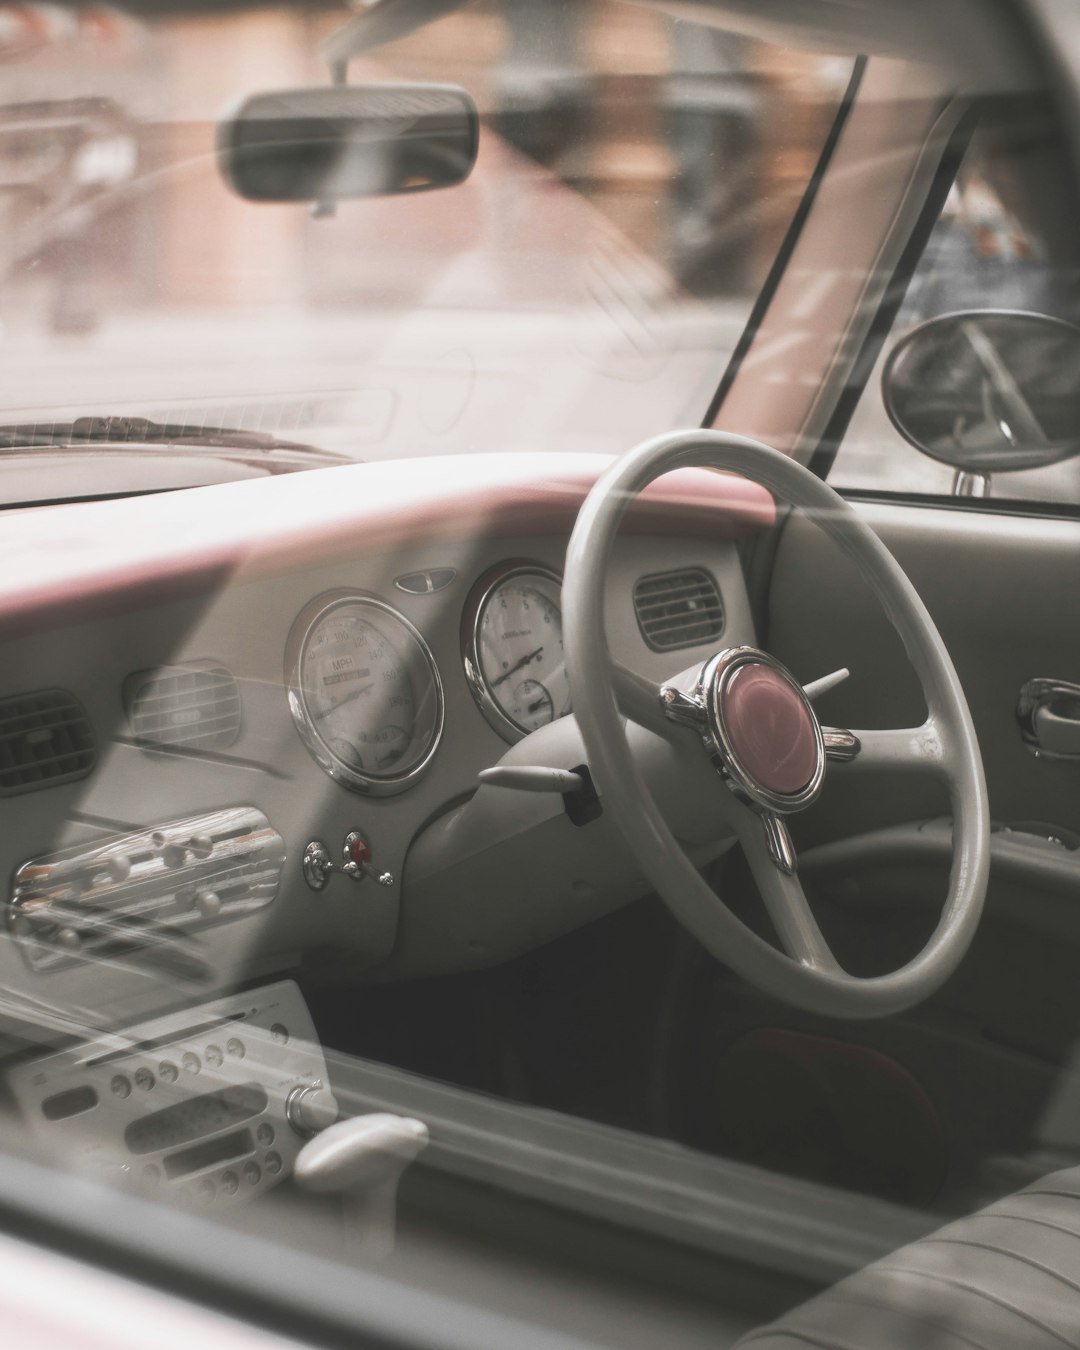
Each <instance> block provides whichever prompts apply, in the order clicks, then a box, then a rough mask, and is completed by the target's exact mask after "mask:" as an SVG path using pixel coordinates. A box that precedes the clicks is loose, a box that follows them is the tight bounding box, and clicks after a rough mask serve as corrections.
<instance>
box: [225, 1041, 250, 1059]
mask: <svg viewBox="0 0 1080 1350" xmlns="http://www.w3.org/2000/svg"><path fill="white" fill-rule="evenodd" d="M225 1053H226V1054H227V1055H231V1056H232V1058H233V1059H243V1058H244V1055H245V1053H246V1051H245V1050H244V1042H243V1041H241V1040H239V1039H238V1038H237V1037H236V1036H231V1037H230V1038H229V1039H228V1040H227V1041H226V1042H225Z"/></svg>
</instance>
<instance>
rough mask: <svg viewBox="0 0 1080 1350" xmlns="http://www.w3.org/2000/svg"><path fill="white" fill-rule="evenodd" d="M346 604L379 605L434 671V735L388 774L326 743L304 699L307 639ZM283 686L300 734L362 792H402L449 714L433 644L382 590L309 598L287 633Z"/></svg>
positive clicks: (420, 769)
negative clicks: (367, 769) (366, 769)
mask: <svg viewBox="0 0 1080 1350" xmlns="http://www.w3.org/2000/svg"><path fill="white" fill-rule="evenodd" d="M345 605H360V606H365V607H367V608H369V609H374V610H377V611H378V612H379V613H380V614H382V615H385V616H389V617H390V618H391V619H393V620H394V622H395V623H397V624H400V626H401V628H402V629H403V630H404V632H405V634H406V636H407V637H409V638H410V639H411V640H412V641H413V642H415V644H416V646H417V648H418V650H419V652H420V655H421V657H422V658H423V660H424V663H425V664H426V666H427V670H428V673H429V675H430V677H431V688H432V691H433V693H434V695H435V724H434V728H433V730H432V733H431V740H430V743H429V744H428V746H427V748H426V749H425V751H424V754H423V755H422V757H421V758H420V759H419V760H417V761H416V762H415V763H414V764H413V765H412V766H411V767H410V768H409V769H407V770H406V771H405V772H404V773H399V774H387V775H385V776H382V775H375V774H363V773H360V772H359V771H358V770H356V769H354V768H352V767H351V766H349V765H347V764H344V763H342V761H341V760H339V759H338V758H337V757H336V756H335V755H334V754H332V753H331V751H330V750H329V748H328V747H327V746H326V745H324V743H323V741H322V738H321V737H320V736H319V733H318V732H317V731H316V730H315V727H314V725H313V722H312V719H311V716H310V714H309V712H308V709H307V704H306V703H305V701H304V690H303V681H302V665H303V659H304V651H305V649H306V647H307V643H308V639H309V637H310V636H311V633H312V631H313V630H314V628H315V626H316V624H318V623H319V622H321V620H322V619H324V618H325V617H326V615H327V614H329V613H330V612H331V611H332V610H334V609H338V608H341V607H344V606H345ZM285 690H286V696H287V698H288V703H289V711H290V713H291V714H292V719H293V722H294V723H295V725H296V729H297V731H298V732H299V734H300V739H301V740H302V741H303V742H304V745H305V746H306V747H307V750H308V753H309V754H310V755H311V757H312V759H314V760H315V762H316V763H317V764H318V765H319V767H320V768H321V769H322V770H323V772H324V773H325V774H326V775H327V776H328V777H330V778H332V779H333V780H334V781H335V782H338V783H340V784H341V785H342V786H343V787H347V788H349V789H350V790H351V791H353V792H359V793H363V794H364V795H366V796H370V797H392V796H395V795H396V794H397V793H399V792H404V791H405V790H406V789H407V788H409V787H411V786H412V785H413V783H415V782H416V781H417V779H418V778H420V777H421V776H422V775H423V774H424V773H425V772H426V771H427V769H428V768H429V766H430V764H431V761H432V760H433V759H434V757H435V752H436V751H437V750H438V748H439V743H440V742H441V740H442V734H443V726H444V723H445V720H446V703H445V698H444V695H443V685H442V677H441V676H440V674H439V667H438V665H437V664H436V662H435V657H434V656H433V655H432V652H431V648H430V647H429V646H428V644H427V641H426V639H425V638H424V635H423V633H421V632H420V630H419V628H417V627H416V625H415V624H414V623H412V622H410V620H408V619H407V618H406V617H405V615H404V614H402V613H401V611H400V610H397V609H395V608H394V607H393V605H388V604H387V603H386V601H385V600H380V599H379V598H378V596H375V595H371V594H369V593H368V592H367V591H358V590H336V591H324V592H323V593H322V594H321V595H317V596H315V597H314V599H312V600H309V601H308V603H307V604H306V605H305V606H304V608H303V609H302V610H301V611H300V613H299V614H298V615H297V616H296V618H295V619H294V620H293V624H292V627H291V628H290V630H289V636H288V638H287V639H286V643H285Z"/></svg>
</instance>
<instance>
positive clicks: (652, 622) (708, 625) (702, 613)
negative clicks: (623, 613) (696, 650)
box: [634, 567, 724, 652]
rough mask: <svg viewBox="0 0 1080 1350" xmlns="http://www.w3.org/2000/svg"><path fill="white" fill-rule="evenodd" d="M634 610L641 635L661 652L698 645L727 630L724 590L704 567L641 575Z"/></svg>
mask: <svg viewBox="0 0 1080 1350" xmlns="http://www.w3.org/2000/svg"><path fill="white" fill-rule="evenodd" d="M634 613H635V614H636V615H637V621H638V627H639V628H640V629H641V636H642V637H643V638H644V639H645V641H646V642H647V643H648V644H649V646H650V647H651V648H652V649H653V651H657V652H669V651H673V650H674V649H675V648H677V647H697V646H700V645H701V644H702V643H704V642H712V641H714V640H715V639H716V638H718V637H719V636H720V634H721V633H722V632H723V631H724V605H723V601H722V600H721V599H720V591H719V589H718V588H717V585H716V582H715V581H714V580H713V578H712V577H711V576H710V575H709V573H708V572H706V571H705V570H704V568H701V567H680V568H679V569H678V570H677V571H675V572H653V573H652V574H650V575H649V576H646V577H640V578H639V579H638V581H637V582H636V583H635V585H634Z"/></svg>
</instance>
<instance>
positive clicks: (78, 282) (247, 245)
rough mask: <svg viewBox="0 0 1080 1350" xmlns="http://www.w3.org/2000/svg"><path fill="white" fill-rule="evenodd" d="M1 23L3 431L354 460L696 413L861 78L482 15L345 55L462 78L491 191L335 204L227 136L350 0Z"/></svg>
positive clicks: (676, 420)
mask: <svg viewBox="0 0 1080 1350" xmlns="http://www.w3.org/2000/svg"><path fill="white" fill-rule="evenodd" d="M446 8H447V6H435V7H433V9H432V11H431V12H432V13H433V14H438V13H440V12H441V11H444V10H445V9H446ZM451 8H452V7H451ZM0 15H3V16H7V18H9V19H10V22H7V19H5V24H4V26H3V27H2V28H0V59H2V61H3V65H4V96H3V105H2V106H0V211H2V212H3V219H4V230H3V243H2V244H0V306H2V308H0V319H2V329H0V342H2V344H3V362H2V365H0V423H2V424H4V425H8V426H9V425H17V426H22V425H25V424H35V423H46V424H51V423H53V422H63V423H67V422H70V421H72V420H74V419H76V418H82V417H87V416H95V417H114V416H119V415H126V416H134V417H142V418H148V419H151V420H153V421H155V422H160V423H164V424H169V425H180V426H186V427H196V428H197V427H201V426H212V427H230V428H239V429H241V430H245V431H257V432H262V433H269V434H272V435H275V436H285V437H288V438H292V439H298V440H303V441H305V442H308V443H311V444H314V445H317V446H319V447H321V448H324V449H328V450H335V451H338V452H341V453H344V454H347V455H349V456H351V457H355V458H362V459H373V458H382V457H387V456H400V455H410V454H431V453H443V452H456V451H474V450H486V449H508V448H513V449H526V448H527V449H549V448H558V449H560V450H577V449H580V450H592V451H597V450H599V451H604V452H619V451H622V450H624V449H625V448H626V447H628V446H630V445H632V444H634V443H636V442H637V441H639V440H640V439H642V438H643V437H644V436H647V435H650V434H653V433H659V432H661V431H664V430H668V429H670V428H671V427H673V426H678V425H700V423H701V421H702V419H703V417H704V415H705V413H706V410H707V408H708V405H709V401H710V398H711V396H712V394H713V392H714V390H715V388H716V385H717V383H718V380H719V377H720V375H721V373H722V371H723V368H724V364H725V362H726V359H727V357H728V355H729V354H730V352H731V350H732V348H733V346H734V344H735V341H736V339H737V337H738V335H739V333H740V331H741V330H742V328H743V326H744V324H745V321H746V318H747V315H748V313H749V310H750V306H751V303H752V299H753V297H754V295H755V294H756V293H757V291H758V289H759V288H760V285H761V283H762V280H763V277H764V275H765V274H766V272H767V270H768V267H769V265H770V263H771V261H772V258H773V257H774V255H775V253H776V250H777V248H778V247H779V244H780V241H781V240H782V238H783V235H784V233H785V230H786V229H787V226H788V224H789V222H790V219H791V217H792V214H793V212H794V210H795V207H796V205H797V203H798V201H799V198H800V197H801V195H802V193H803V191H804V189H805V186H806V184H807V182H808V180H809V178H810V176H811V174H812V172H813V169H814V166H815V163H816V161H817V158H818V156H819V153H820V150H821V146H822V144H823V142H824V140H825V137H826V136H827V134H828V130H829V128H830V125H831V123H832V121H833V118H834V116H835V112H836V109H837V107H838V106H839V103H840V101H841V99H842V97H843V93H844V89H845V87H846V84H847V81H848V79H849V76H850V70H851V62H850V61H849V60H837V59H835V58H829V57H823V56H820V55H813V56H811V55H805V54H800V53H796V52H790V51H783V50H781V49H779V48H772V47H770V46H768V45H767V44H764V43H761V42H757V41H751V40H749V39H747V38H743V37H738V36H736V35H733V34H729V33H724V32H721V31H719V30H716V29H708V28H704V27H701V26H699V25H697V24H694V23H690V22H687V21H684V20H672V19H669V18H667V17H664V16H662V15H660V14H658V13H656V12H654V11H651V10H649V9H642V8H638V7H635V6H630V5H623V4H618V3H611V4H600V3H598V4H589V5H580V6H571V7H566V6H544V5H537V4H533V3H531V0H506V3H502V4H495V3H483V4H475V5H469V6H466V7H464V8H463V9H461V10H460V12H452V13H450V14H447V15H445V16H444V17H441V18H436V19H435V20H434V21H431V22H428V23H426V24H423V25H422V26H420V27H419V28H418V29H417V30H416V31H414V32H411V33H409V34H407V35H405V36H403V37H400V38H398V39H396V40H394V41H391V42H388V43H385V44H383V45H380V46H378V47H377V48H376V49H375V50H373V51H370V52H368V53H367V54H366V55H364V56H362V57H361V58H360V59H357V60H354V61H353V62H352V63H351V65H350V67H349V72H348V73H349V78H350V80H351V81H353V82H361V81H386V80H392V79H405V80H416V81H438V82H443V83H446V82H454V83H458V84H460V85H461V86H463V87H464V88H465V89H466V90H468V92H469V93H470V94H471V96H472V97H473V98H474V99H475V100H476V102H477V104H478V106H479V108H480V111H481V116H482V131H481V136H480V146H479V157H478V162H477V164H476V167H475V170H474V172H473V173H472V175H471V177H470V178H469V180H468V181H467V182H465V183H464V184H462V185H461V186H458V187H454V188H450V189H447V190H443V191H436V192H430V193H425V194H421V195H412V196H401V197H389V198H382V199H367V200H363V201H354V202H345V203H342V204H340V205H339V206H338V208H337V210H336V212H334V213H333V214H323V215H320V216H316V215H314V214H313V213H312V212H311V211H310V210H309V209H308V208H307V207H306V206H304V205H303V204H287V205H274V204H266V203H258V204H253V203H251V202H248V201H243V200H241V199H240V198H239V197H238V196H236V195H234V193H233V192H231V191H230V189H229V188H228V187H227V186H226V184H225V182H224V180H223V177H222V175H221V173H220V171H219V165H218V163H217V159H216V155H215V150H214V144H215V139H214V138H215V125H216V122H217V120H218V119H219V117H220V116H221V114H222V112H223V111H224V110H225V109H226V107H228V106H229V105H235V104H236V102H237V101H238V100H240V99H242V98H244V97H247V96H249V95H252V94H257V93H260V92H262V91H267V90H274V89H282V88H293V87H299V86H318V85H323V84H325V83H327V82H328V80H329V78H330V75H329V71H328V68H327V65H326V62H325V60H324V59H323V57H322V56H320V43H322V42H323V41H324V40H325V39H326V38H327V37H328V36H330V35H331V34H333V33H334V32H335V30H337V29H339V28H340V27H341V25H342V24H343V23H344V22H345V21H346V20H347V18H348V11H347V10H345V9H344V8H337V7H333V6H327V7H320V6H315V7H305V8H302V9H301V8H297V7H292V8H285V7H278V8H272V9H271V8H268V9H265V10H260V9H251V8H248V7H244V8H242V9H237V10H233V9H230V8H229V7H218V8H215V9H214V10H208V9H205V8H199V9H198V11H197V12H185V11H184V10H183V9H182V8H176V9H171V8H169V7H162V6H159V5H154V6H152V7H151V6H137V7H135V8H134V9H131V10H129V11H125V12H124V13H123V14H121V13H120V12H116V11H111V10H107V9H102V8H100V7H94V8H93V9H91V8H89V7H86V8H82V9H74V10H65V9H59V8H56V7H52V6H43V7H41V11H40V13H39V12H38V11H36V10H35V9H34V8H33V7H32V6H30V7H27V6H18V7H16V6H11V7H10V8H4V7H0Z"/></svg>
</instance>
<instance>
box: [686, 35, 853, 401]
mask: <svg viewBox="0 0 1080 1350" xmlns="http://www.w3.org/2000/svg"><path fill="white" fill-rule="evenodd" d="M865 69H866V57H865V56H859V57H856V59H855V64H854V65H853V67H852V70H851V79H850V80H848V84H847V88H846V89H845V90H844V97H843V98H842V99H841V101H840V107H839V108H838V109H837V113H836V116H835V117H834V118H833V124H832V126H831V127H830V128H829V134H828V136H827V137H826V138H825V144H824V145H823V146H822V149H821V154H820V155H819V156H818V161H817V163H816V164H815V165H814V172H813V173H812V174H811V175H810V181H809V182H808V183H807V185H806V191H805V192H804V193H803V195H802V199H801V200H800V202H799V205H798V207H797V208H796V211H795V214H794V215H793V216H792V218H791V224H790V225H789V226H788V228H787V233H786V234H785V235H784V241H783V243H782V244H781V245H780V248H779V250H778V252H777V254H776V257H775V258H774V259H773V263H772V266H771V267H770V268H769V273H768V276H767V277H766V278H765V284H764V285H763V286H762V288H761V290H760V291H759V293H758V297H757V299H756V300H755V301H754V304H753V308H752V309H751V310H750V317H749V318H748V319H747V321H746V327H745V328H744V329H743V331H742V334H741V335H740V337H739V340H738V342H737V343H736V344H735V350H734V351H733V352H732V354H731V360H730V361H728V363H727V366H726V367H725V368H724V373H723V375H721V377H720V383H719V384H718V385H717V386H716V392H715V393H714V394H713V396H712V401H711V402H710V403H709V407H708V411H707V412H706V413H705V417H704V420H703V421H702V424H701V425H702V427H711V426H712V424H713V423H714V422H715V421H716V418H717V416H718V414H719V412H720V409H721V408H722V407H723V405H724V399H725V398H727V395H728V391H729V390H730V388H731V386H732V385H733V384H734V383H735V377H736V376H737V375H738V373H739V367H740V366H741V365H742V363H743V359H744V358H745V356H746V353H747V352H748V351H749V350H750V347H751V346H752V345H753V342H754V339H755V338H756V337H757V332H758V329H759V328H760V327H761V321H762V320H763V319H764V317H765V312H766V310H768V308H769V306H770V305H771V304H772V299H773V295H774V294H775V293H776V288H777V286H779V285H780V278H781V277H782V276H783V275H784V273H785V272H786V271H787V265H788V263H789V262H790V261H791V255H792V254H793V253H794V252H795V245H796V244H797V243H798V242H799V236H800V234H802V229H803V226H804V225H805V224H806V218H807V216H809V214H810V209H811V207H812V206H813V205H814V199H815V197H816V196H817V194H818V189H819V188H820V187H821V184H822V181H823V179H824V177H825V173H826V170H827V169H828V167H829V161H830V160H831V159H832V157H833V153H834V151H835V150H836V147H837V144H838V143H839V140H840V136H841V133H842V132H843V130H844V126H845V124H846V122H847V119H848V115H849V114H850V112H851V109H852V107H853V105H854V103H855V96H856V94H857V93H858V92H859V85H860V83H861V82H862V77H863V72H864V71H865Z"/></svg>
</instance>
